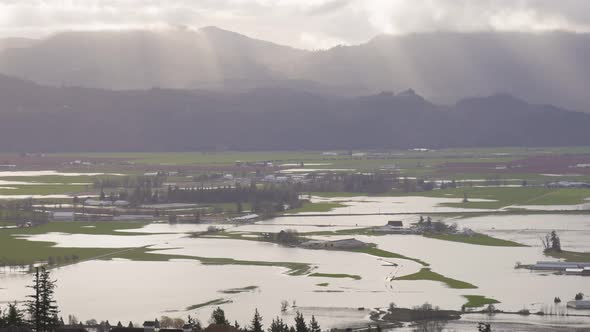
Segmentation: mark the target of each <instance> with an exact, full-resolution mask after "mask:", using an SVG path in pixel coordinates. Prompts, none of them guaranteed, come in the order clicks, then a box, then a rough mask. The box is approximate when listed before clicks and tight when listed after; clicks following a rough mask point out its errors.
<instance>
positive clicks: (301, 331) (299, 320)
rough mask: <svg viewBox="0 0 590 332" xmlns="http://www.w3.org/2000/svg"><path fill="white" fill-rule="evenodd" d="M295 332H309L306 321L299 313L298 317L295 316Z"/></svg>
mask: <svg viewBox="0 0 590 332" xmlns="http://www.w3.org/2000/svg"><path fill="white" fill-rule="evenodd" d="M295 331H296V332H309V329H308V328H307V324H306V323H305V319H304V318H303V315H302V314H301V313H300V312H299V311H297V315H296V316H295Z"/></svg>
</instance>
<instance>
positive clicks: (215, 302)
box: [186, 299, 232, 311]
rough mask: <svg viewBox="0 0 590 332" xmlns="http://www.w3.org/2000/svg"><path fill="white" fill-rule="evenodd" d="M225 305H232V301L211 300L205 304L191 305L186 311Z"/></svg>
mask: <svg viewBox="0 0 590 332" xmlns="http://www.w3.org/2000/svg"><path fill="white" fill-rule="evenodd" d="M226 303H232V300H229V299H215V300H211V301H207V302H203V303H199V304H193V305H191V306H188V307H186V310H187V311H189V310H196V309H199V308H203V307H208V306H212V305H222V304H226Z"/></svg>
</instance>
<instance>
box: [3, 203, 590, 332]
mask: <svg viewBox="0 0 590 332" xmlns="http://www.w3.org/2000/svg"><path fill="white" fill-rule="evenodd" d="M346 200H347V204H348V205H349V206H348V207H343V208H337V209H335V210H334V211H333V212H334V214H337V213H338V212H339V211H338V210H339V209H343V210H351V211H352V212H353V213H366V212H367V211H374V210H375V209H382V210H383V211H404V212H407V213H408V214H404V215H400V216H394V217H395V219H396V220H401V221H403V223H404V224H405V225H409V224H410V223H414V222H416V221H417V220H418V218H419V215H417V214H411V212H412V211H415V212H423V211H433V212H434V211H438V209H439V208H440V207H438V206H437V204H438V203H440V202H441V201H443V202H446V201H447V200H448V199H430V198H429V199H424V200H419V199H415V198H409V197H402V198H398V197H395V198H374V197H360V198H347V199H346ZM441 209H445V211H446V209H450V211H453V212H457V211H461V209H459V208H446V207H445V208H441ZM394 217H392V216H386V215H369V216H364V215H357V216H355V215H325V216H322V215H318V216H306V215H300V216H283V217H277V218H274V219H269V220H265V221H260V222H257V223H254V224H244V225H229V224H228V225H222V226H220V227H222V228H225V230H226V232H235V233H245V234H247V233H250V232H279V231H280V230H285V229H292V230H296V231H298V232H300V233H306V232H326V231H338V230H344V229H348V230H350V229H362V228H364V227H370V226H382V225H384V224H385V223H387V221H388V220H390V219H391V218H394ZM437 219H445V218H444V217H437ZM447 221H449V222H456V223H457V224H458V225H459V227H467V228H470V229H473V230H476V231H478V232H481V233H485V234H488V235H491V236H494V237H497V238H502V239H507V240H512V241H515V242H518V243H522V244H525V245H528V246H527V247H493V246H482V245H473V244H467V243H457V242H450V241H443V240H437V239H431V238H426V237H423V236H420V235H395V234H390V235H380V236H371V235H360V234H359V235H346V236H344V235H317V236H316V235H314V236H312V238H318V239H331V240H332V239H339V238H346V237H355V238H357V239H358V240H361V241H364V242H367V243H375V244H376V245H377V248H379V249H382V250H387V251H390V252H394V253H398V254H401V255H405V256H407V257H412V258H416V259H420V260H422V261H424V262H427V263H428V264H429V268H430V269H431V270H432V271H435V272H437V273H439V274H442V275H444V276H446V277H449V278H453V279H457V280H462V281H465V282H468V283H471V284H473V285H475V286H476V287H477V288H474V289H454V288H449V287H448V286H447V285H446V284H444V283H442V282H438V281H430V280H415V281H405V280H396V279H397V278H398V277H401V276H405V275H409V274H413V273H416V272H418V271H420V270H421V269H422V268H423V266H422V265H421V264H419V263H417V262H415V261H412V260H407V259H400V258H383V257H376V256H373V255H369V254H366V253H355V252H346V251H330V250H309V249H303V248H292V247H285V246H281V245H278V244H274V243H266V242H259V241H251V240H247V238H245V239H232V238H223V237H215V236H211V237H206V238H203V237H197V238H193V237H190V236H189V234H190V233H192V232H203V231H205V230H207V228H208V227H209V226H211V225H209V224H177V225H170V224H167V223H152V224H148V225H146V226H144V227H142V228H138V229H126V230H121V231H118V232H116V233H117V235H93V234H69V233H60V232H53V233H45V234H37V235H27V236H24V235H15V236H17V237H19V238H24V239H27V240H28V241H36V242H52V243H54V246H56V247H64V248H72V247H74V248H96V247H100V248H116V249H121V250H133V248H143V247H147V248H148V249H149V250H154V251H152V252H153V253H155V254H160V255H171V257H174V256H178V257H184V258H183V259H172V260H170V261H161V262H154V261H148V262H146V261H129V260H123V259H113V260H105V259H106V258H100V259H96V260H89V261H84V262H80V263H78V264H75V265H70V266H65V267H61V268H57V269H55V271H54V277H55V278H56V279H57V280H58V281H59V289H58V291H57V300H58V301H59V304H60V308H61V310H62V311H63V312H67V313H72V314H75V315H76V316H79V317H83V318H86V319H89V318H94V317H96V318H97V319H99V318H100V319H103V318H104V319H109V320H111V321H118V320H121V321H129V320H132V321H136V322H140V321H142V320H144V319H145V318H146V317H151V316H153V317H159V316H161V315H168V316H179V317H184V316H186V315H188V314H191V315H194V316H196V317H198V318H199V319H200V320H202V321H207V319H208V317H209V315H210V313H211V310H212V309H213V306H207V305H204V306H202V307H200V308H198V309H191V310H189V308H190V307H191V306H199V305H201V304H205V303H208V302H211V301H214V300H218V301H221V302H220V303H224V304H223V308H224V310H225V311H226V313H227V314H228V316H230V317H232V319H237V320H238V321H239V322H244V323H246V322H247V321H248V320H249V318H250V317H251V315H252V312H251V310H250V308H258V309H259V310H260V311H261V312H263V313H265V315H266V316H267V317H274V316H276V315H284V316H287V317H289V315H293V313H294V312H295V310H300V311H302V312H309V313H313V314H314V315H316V317H317V318H318V320H320V322H321V323H322V326H323V327H326V328H328V327H347V326H355V325H358V326H363V325H365V324H366V323H367V322H369V320H368V319H369V313H370V310H371V309H374V308H386V307H387V306H388V305H389V303H391V302H394V303H395V304H396V305H397V306H399V307H412V306H418V305H421V304H423V303H425V302H429V303H432V304H435V305H437V306H440V307H441V308H444V309H454V310H459V309H460V308H461V306H462V305H463V304H464V303H465V298H464V295H482V296H486V297H489V298H493V299H496V300H498V301H499V302H500V303H498V304H496V307H497V308H499V309H502V310H506V311H518V310H521V309H523V308H527V309H530V310H531V311H534V310H543V311H545V312H559V313H576V314H590V312H588V311H583V310H577V311H574V310H573V309H568V308H566V307H565V305H557V306H556V305H554V304H553V299H554V297H560V298H562V299H570V298H572V297H573V295H574V294H576V293H578V292H583V293H587V294H588V293H590V282H588V280H587V277H582V276H564V275H555V274H552V273H538V272H536V273H534V272H529V271H528V270H522V269H518V270H517V269H514V265H515V263H516V262H517V261H520V262H526V263H533V262H536V261H538V260H547V259H548V258H547V257H545V256H544V255H543V252H542V249H541V247H540V243H539V241H538V236H539V235H540V234H543V233H546V232H547V231H549V230H553V229H555V230H557V231H559V232H560V234H562V238H563V245H564V246H565V247H568V248H571V249H572V250H579V251H588V249H589V248H588V244H587V241H585V239H587V238H588V235H589V234H588V232H590V219H589V218H588V216H587V215H559V214H551V215H497V216H496V215H494V216H478V217H472V218H455V217H449V218H448V220H447ZM191 257H195V259H191ZM203 257H205V258H211V259H226V258H231V259H234V260H239V261H245V262H248V261H261V262H269V263H280V262H283V263H284V262H290V263H305V264H309V266H311V268H312V271H311V272H313V273H319V274H320V275H321V274H326V275H328V276H311V275H289V274H288V270H287V269H286V268H285V267H281V266H254V265H248V264H245V265H231V264H230V265H216V264H203V263H202V262H201V261H200V260H199V259H200V258H203ZM333 275H338V276H344V277H330V276H333ZM346 276H350V277H346ZM29 282H30V277H29V276H28V275H26V274H23V273H21V272H10V270H6V269H5V270H4V272H3V273H2V274H0V302H8V301H12V300H13V299H18V298H24V296H25V295H26V294H27V291H28V290H27V288H26V287H25V286H26V285H27V284H28V283H29ZM228 289H247V290H244V291H243V292H241V291H240V292H231V293H228V292H225V291H224V290H228ZM115 296H116V297H117V298H124V299H125V301H113V300H112V299H113V297H115ZM285 300H286V301H288V302H289V303H291V304H292V303H295V307H292V308H290V309H289V310H288V311H287V312H286V313H282V312H281V310H280V305H281V302H282V301H285ZM80 303H85V305H80ZM244 308H248V309H247V310H246V309H244ZM359 308H363V309H362V310H359ZM470 317H471V316H470V315H467V316H465V317H464V318H463V319H462V320H461V321H460V322H452V323H450V326H453V329H455V330H458V331H461V330H462V328H465V330H469V329H467V327H468V326H469V327H471V328H472V327H473V325H470V324H468V323H467V322H468V321H469V319H470ZM498 319H499V318H496V320H498ZM506 319H509V318H506ZM555 319H557V318H555ZM529 320H530V324H533V325H535V324H536V325H539V326H541V325H547V324H549V326H551V324H552V323H551V322H552V321H551V319H549V318H548V319H545V320H541V321H539V320H537V319H536V318H531V319H528V318H527V319H526V321H527V322H529ZM499 321H501V320H499ZM363 322H364V323H363ZM507 324H509V322H508V323H507ZM559 324H560V325H563V324H565V325H568V324H571V325H572V326H580V325H582V326H584V324H586V326H590V318H587V317H586V318H584V317H577V318H575V319H574V318H568V319H566V318H560V320H559Z"/></svg>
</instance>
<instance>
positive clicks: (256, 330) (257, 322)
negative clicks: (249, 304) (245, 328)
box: [249, 309, 263, 332]
mask: <svg viewBox="0 0 590 332" xmlns="http://www.w3.org/2000/svg"><path fill="white" fill-rule="evenodd" d="M249 331H250V332H263V330H262V317H261V316H260V314H259V313H258V309H256V310H254V318H252V327H251V328H250V330H249Z"/></svg>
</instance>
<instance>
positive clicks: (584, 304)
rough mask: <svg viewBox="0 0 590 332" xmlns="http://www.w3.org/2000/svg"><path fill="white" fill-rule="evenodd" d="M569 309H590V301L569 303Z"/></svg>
mask: <svg viewBox="0 0 590 332" xmlns="http://www.w3.org/2000/svg"><path fill="white" fill-rule="evenodd" d="M567 307H568V308H573V309H590V300H577V301H569V302H568V303H567Z"/></svg>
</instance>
